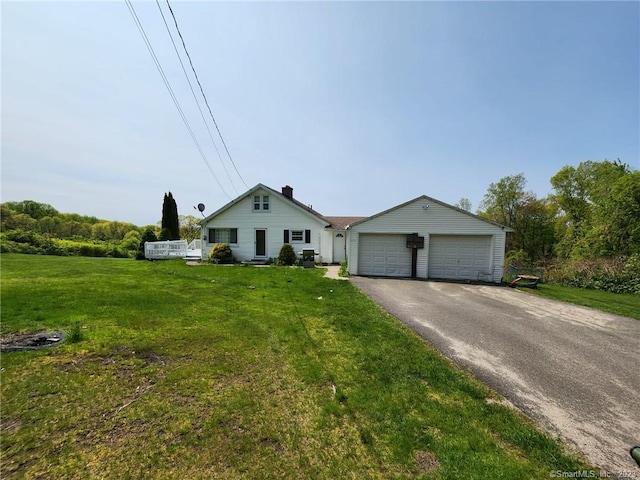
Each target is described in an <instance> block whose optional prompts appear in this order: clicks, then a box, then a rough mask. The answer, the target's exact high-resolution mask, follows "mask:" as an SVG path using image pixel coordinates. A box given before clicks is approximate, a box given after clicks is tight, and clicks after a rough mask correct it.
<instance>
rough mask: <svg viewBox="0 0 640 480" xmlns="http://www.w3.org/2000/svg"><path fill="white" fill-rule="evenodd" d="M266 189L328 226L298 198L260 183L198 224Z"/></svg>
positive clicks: (326, 222)
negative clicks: (287, 195)
mask: <svg viewBox="0 0 640 480" xmlns="http://www.w3.org/2000/svg"><path fill="white" fill-rule="evenodd" d="M260 189H262V190H267V191H268V192H270V194H273V195H274V196H276V197H279V198H281V199H282V200H284V201H285V202H289V203H291V205H292V206H293V207H294V208H296V209H298V210H301V211H302V212H304V213H305V214H307V215H309V216H312V217H315V218H316V219H317V220H319V221H320V222H323V223H325V224H326V225H325V227H328V226H330V224H331V222H329V221H328V220H327V219H326V218H325V217H323V216H322V215H321V214H320V213H318V212H316V211H315V210H314V209H313V208H311V207H309V206H307V205H305V204H304V203H302V202H299V201H298V200H296V199H295V198H289V197H286V196H285V195H283V194H282V193H281V192H278V191H277V190H274V189H273V188H270V187H267V186H266V185H263V184H262V183H259V184H257V185H256V186H255V187H253V188H252V189H250V190H247V191H246V192H244V193H243V194H241V195H240V196H239V197H237V198H235V199H233V200H231V201H230V202H229V203H227V204H226V205H225V206H223V207H221V208H219V209H218V210H216V211H215V212H213V213H212V214H211V215H208V216H206V217H205V218H204V219H202V220H201V221H200V222H199V223H200V225H204V224H205V223H207V222H208V221H210V220H211V219H213V218H215V217H217V216H218V215H220V214H221V213H222V212H224V211H226V210H228V209H229V208H231V207H232V206H234V205H235V204H236V203H238V202H240V201H241V200H244V199H245V198H247V197H250V196H252V195H253V194H254V193H255V192H256V191H257V190H260Z"/></svg>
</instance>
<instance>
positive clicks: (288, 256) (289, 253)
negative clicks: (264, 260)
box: [278, 243, 297, 266]
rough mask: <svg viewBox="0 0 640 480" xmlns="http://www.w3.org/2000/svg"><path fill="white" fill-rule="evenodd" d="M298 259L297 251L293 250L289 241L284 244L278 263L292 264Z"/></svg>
mask: <svg viewBox="0 0 640 480" xmlns="http://www.w3.org/2000/svg"><path fill="white" fill-rule="evenodd" d="M296 260H297V257H296V252H294V251H293V247H292V246H291V245H290V244H288V243H285V244H284V245H282V248H281V249H280V253H279V254H278V265H287V266H291V265H293V264H294V263H295V262H296Z"/></svg>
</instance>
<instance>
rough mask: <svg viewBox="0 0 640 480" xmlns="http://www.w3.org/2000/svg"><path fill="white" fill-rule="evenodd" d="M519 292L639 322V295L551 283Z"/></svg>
mask: <svg viewBox="0 0 640 480" xmlns="http://www.w3.org/2000/svg"><path fill="white" fill-rule="evenodd" d="M520 290H523V291H527V292H530V293H534V294H536V295H540V296H542V297H547V298H553V299H555V300H561V301H563V302H569V303H573V304H575V305H582V306H583V307H591V308H596V309H598V310H602V311H603V312H609V313H614V314H616V315H622V316H623V317H631V318H635V319H637V320H640V295H634V294H633V293H611V292H605V291H602V290H590V289H586V288H574V287H565V286H564V285H554V284H552V283H541V284H538V288H537V289H528V288H522V289H520Z"/></svg>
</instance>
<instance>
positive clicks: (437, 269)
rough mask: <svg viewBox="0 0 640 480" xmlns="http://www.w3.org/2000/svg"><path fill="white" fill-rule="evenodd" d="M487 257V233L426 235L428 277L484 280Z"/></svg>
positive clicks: (488, 266)
mask: <svg viewBox="0 0 640 480" xmlns="http://www.w3.org/2000/svg"><path fill="white" fill-rule="evenodd" d="M490 258H491V237H490V236H470V235H431V236H430V237H429V278H442V279H448V280H487V278H488V277H490V273H491V266H490V264H489V260H490Z"/></svg>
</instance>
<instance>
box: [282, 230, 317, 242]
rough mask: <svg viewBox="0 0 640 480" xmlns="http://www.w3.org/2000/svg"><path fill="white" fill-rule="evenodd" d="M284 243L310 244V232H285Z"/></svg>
mask: <svg viewBox="0 0 640 480" xmlns="http://www.w3.org/2000/svg"><path fill="white" fill-rule="evenodd" d="M284 243H311V230H285V231H284Z"/></svg>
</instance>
